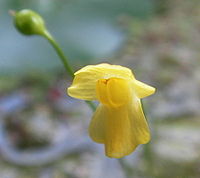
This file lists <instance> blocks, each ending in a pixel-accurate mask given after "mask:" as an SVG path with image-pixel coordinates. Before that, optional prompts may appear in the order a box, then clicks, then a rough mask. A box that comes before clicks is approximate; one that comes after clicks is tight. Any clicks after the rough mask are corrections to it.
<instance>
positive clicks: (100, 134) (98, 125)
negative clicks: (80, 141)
mask: <svg viewBox="0 0 200 178" xmlns="http://www.w3.org/2000/svg"><path fill="white" fill-rule="evenodd" d="M105 112H106V109H105V106H103V105H99V106H98V107H97V109H96V111H95V113H94V115H93V117H92V120H91V122H90V126H89V135H90V137H91V139H92V140H93V141H95V142H97V143H104V142H105V128H106V126H105V119H106V115H105V114H106V113H105Z"/></svg>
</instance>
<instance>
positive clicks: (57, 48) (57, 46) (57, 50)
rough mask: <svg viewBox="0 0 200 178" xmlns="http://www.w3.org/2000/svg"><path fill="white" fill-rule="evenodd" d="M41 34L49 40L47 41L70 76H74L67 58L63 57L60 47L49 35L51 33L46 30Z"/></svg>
mask: <svg viewBox="0 0 200 178" xmlns="http://www.w3.org/2000/svg"><path fill="white" fill-rule="evenodd" d="M43 36H44V37H45V38H46V39H47V40H48V41H49V43H50V44H51V45H52V46H53V48H54V49H55V51H56V53H57V54H58V56H59V58H60V59H61V61H62V63H63V65H64V67H65V69H66V71H67V72H68V74H69V75H70V76H71V77H74V72H73V70H72V68H71V67H70V65H69V63H68V60H67V58H66V57H65V55H64V53H63V52H62V49H61V48H60V46H59V45H58V43H57V42H56V40H55V39H54V38H53V37H52V36H51V34H50V33H49V32H48V31H45V33H44V34H43Z"/></svg>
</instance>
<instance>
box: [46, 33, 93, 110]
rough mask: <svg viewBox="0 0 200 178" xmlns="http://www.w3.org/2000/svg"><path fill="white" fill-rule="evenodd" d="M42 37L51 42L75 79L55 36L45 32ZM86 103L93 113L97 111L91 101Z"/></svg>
mask: <svg viewBox="0 0 200 178" xmlns="http://www.w3.org/2000/svg"><path fill="white" fill-rule="evenodd" d="M42 36H43V37H44V38H46V39H47V40H48V41H49V43H50V44H51V45H52V46H53V48H54V49H55V51H56V53H57V55H58V56H59V58H60V59H61V61H62V63H63V65H64V67H65V70H66V72H67V73H68V74H69V75H70V76H71V77H72V78H73V77H74V72H73V70H72V68H71V66H70V65H69V63H68V60H67V58H66V57H65V55H64V53H63V51H62V49H61V48H60V46H59V44H58V43H57V42H56V40H55V39H54V38H53V36H52V35H51V34H50V33H49V32H48V31H45V32H44V34H42ZM85 102H86V103H87V104H88V106H89V107H90V108H91V109H92V110H93V111H95V109H96V106H95V104H94V103H93V102H91V101H85Z"/></svg>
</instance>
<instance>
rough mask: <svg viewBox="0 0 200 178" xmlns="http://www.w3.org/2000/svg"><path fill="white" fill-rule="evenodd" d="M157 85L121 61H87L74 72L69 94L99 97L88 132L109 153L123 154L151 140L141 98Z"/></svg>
mask: <svg viewBox="0 0 200 178" xmlns="http://www.w3.org/2000/svg"><path fill="white" fill-rule="evenodd" d="M154 92H155V88H153V87H151V86H149V85H146V84H144V83H142V82H140V81H138V80H136V79H135V77H134V75H133V73H132V72H131V70H130V69H128V68H126V67H122V66H119V65H110V64H98V65H88V66H86V67H83V68H82V69H80V70H79V71H77V72H76V73H75V78H74V80H73V83H72V85H71V86H70V87H69V88H68V94H69V95H70V96H72V97H74V98H78V99H83V100H98V101H99V102H100V104H99V106H98V107H97V109H96V111H95V113H94V115H93V118H92V121H91V123H90V126H89V135H90V137H91V138H92V140H94V141H95V142H97V143H102V144H104V145H105V153H106V155H107V156H108V157H112V158H121V157H123V156H126V155H128V154H130V153H131V152H133V151H134V150H135V148H136V147H137V146H138V145H139V144H145V143H147V142H149V140H150V133H149V128H148V124H147V122H146V119H145V116H144V113H143V110H142V106H141V101H140V98H144V97H146V96H149V95H151V94H153V93H154Z"/></svg>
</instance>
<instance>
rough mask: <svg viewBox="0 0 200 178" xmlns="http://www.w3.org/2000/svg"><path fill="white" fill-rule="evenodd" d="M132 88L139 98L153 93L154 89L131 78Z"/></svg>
mask: <svg viewBox="0 0 200 178" xmlns="http://www.w3.org/2000/svg"><path fill="white" fill-rule="evenodd" d="M132 83H133V89H134V91H135V93H136V95H137V96H138V97H139V98H144V97H147V96H150V95H152V94H154V93H155V91H156V89H155V88H154V87H151V86H149V85H147V84H145V83H143V82H140V81H138V80H133V82H132Z"/></svg>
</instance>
